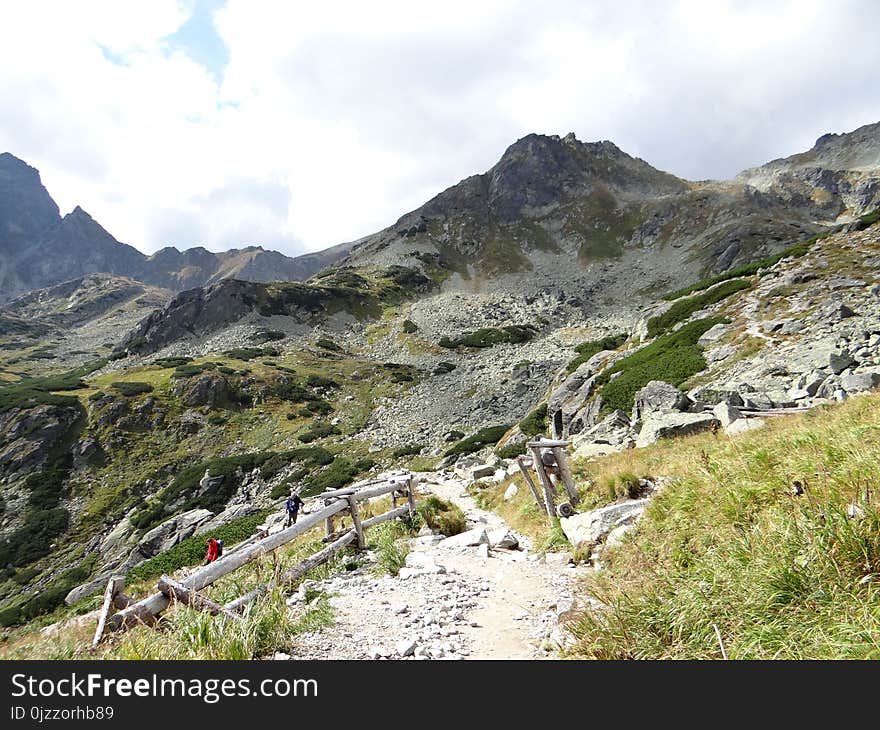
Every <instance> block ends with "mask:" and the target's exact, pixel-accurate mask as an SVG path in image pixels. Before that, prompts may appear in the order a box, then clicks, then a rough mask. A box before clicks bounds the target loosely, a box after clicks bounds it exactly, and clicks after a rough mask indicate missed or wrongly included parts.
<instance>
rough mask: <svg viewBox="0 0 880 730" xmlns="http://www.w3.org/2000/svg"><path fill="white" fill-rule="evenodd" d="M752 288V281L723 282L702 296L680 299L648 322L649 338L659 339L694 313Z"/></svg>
mask: <svg viewBox="0 0 880 730" xmlns="http://www.w3.org/2000/svg"><path fill="white" fill-rule="evenodd" d="M751 286H752V283H751V282H750V281H746V280H745V279H734V280H731V281H726V282H723V283H722V284H719V285H718V286H715V287H713V288H711V289H709V290H708V291H706V292H704V293H702V294H698V295H695V296H692V297H688V298H687V299H680V300H678V301H677V302H675V304H673V305H672V306H671V307H670V308H669V309H668V310H667V311H666V312H664V313H663V314H660V315H658V316H656V317H651V318H650V319H649V320H648V336H649V337H657V336H658V335H661V334H663V333H664V332H668V331H669V330H671V329H672V327H673V326H674V325H676V324H678V323H679V322H683V321H684V320H686V319H687V318H688V317H690V316H691V315H692V314H693V313H694V312H697V311H699V310H701V309H703V308H705V307H708V306H709V305H711V304H715V303H717V302H720V301H721V300H722V299H726V298H727V297H729V296H731V295H732V294H735V293H736V292H738V291H742V290H743V289H750V288H751Z"/></svg>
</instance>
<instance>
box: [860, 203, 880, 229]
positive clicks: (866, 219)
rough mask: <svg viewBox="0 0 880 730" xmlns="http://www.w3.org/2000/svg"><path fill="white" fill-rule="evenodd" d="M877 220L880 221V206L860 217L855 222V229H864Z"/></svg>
mask: <svg viewBox="0 0 880 730" xmlns="http://www.w3.org/2000/svg"><path fill="white" fill-rule="evenodd" d="M877 222H880V208H878V209H877V210H873V211H871V212H870V213H865V215H863V216H862V217H861V218H859V219H858V220H857V221H856V223H855V229H856V230H857V231H863V230H865V229H866V228H870V227H871V226H873V225H874V224H875V223H877Z"/></svg>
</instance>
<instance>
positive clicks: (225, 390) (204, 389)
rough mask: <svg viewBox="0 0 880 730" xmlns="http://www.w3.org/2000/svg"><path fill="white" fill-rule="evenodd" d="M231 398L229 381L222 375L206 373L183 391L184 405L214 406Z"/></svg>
mask: <svg viewBox="0 0 880 730" xmlns="http://www.w3.org/2000/svg"><path fill="white" fill-rule="evenodd" d="M228 398H229V383H228V382H227V381H226V378H224V377H223V376H222V375H217V374H216V373H206V374H204V375H200V376H199V377H198V378H196V380H195V382H194V383H192V384H189V385H187V386H186V389H185V391H184V393H183V403H184V405H187V406H190V407H196V406H210V407H212V408H213V407H214V406H217V405H220V404H222V403H225V402H226V401H227V400H228Z"/></svg>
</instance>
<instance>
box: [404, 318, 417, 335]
mask: <svg viewBox="0 0 880 730" xmlns="http://www.w3.org/2000/svg"><path fill="white" fill-rule="evenodd" d="M403 331H404V332H406V333H407V334H408V335H411V334H412V333H413V332H418V331H419V326H418V325H417V324H416V323H415V322H413V321H412V320H411V319H405V320H403Z"/></svg>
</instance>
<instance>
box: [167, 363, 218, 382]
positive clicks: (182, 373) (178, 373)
mask: <svg viewBox="0 0 880 730" xmlns="http://www.w3.org/2000/svg"><path fill="white" fill-rule="evenodd" d="M216 368H217V364H216V363H213V362H203V363H199V364H195V363H187V364H185V365H178V366H177V367H176V368H174V372H173V373H171V377H172V378H191V377H193V376H195V375H201V374H202V373H204V372H207V371H209V370H215V369H216Z"/></svg>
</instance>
